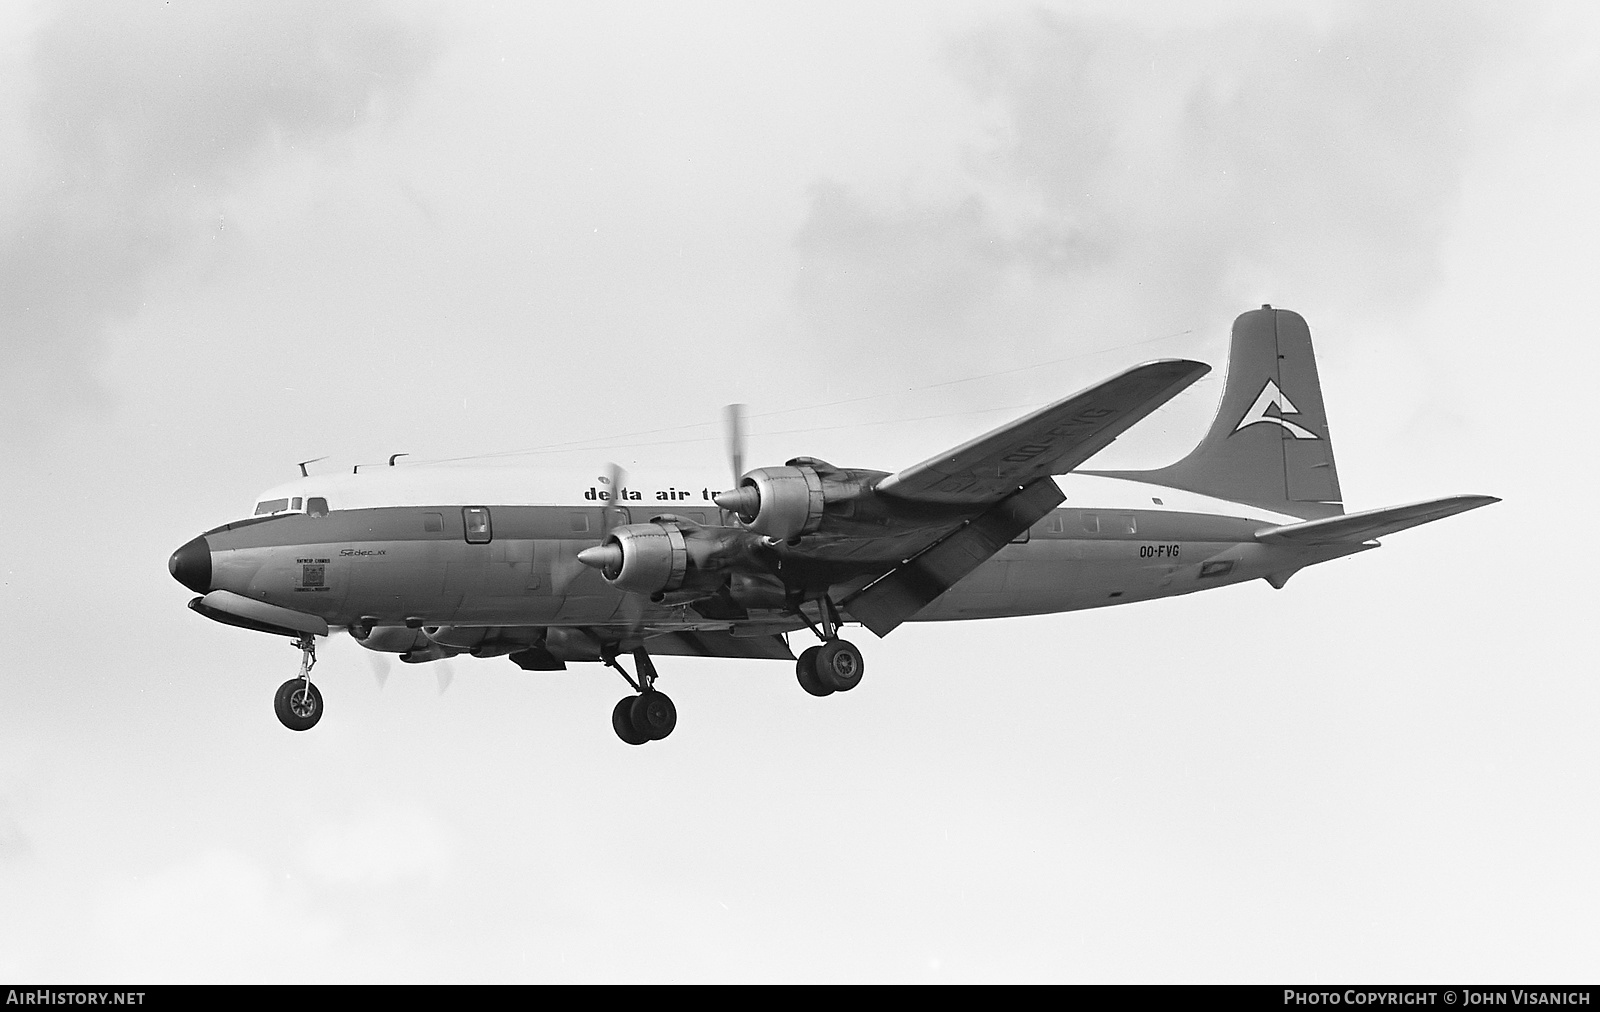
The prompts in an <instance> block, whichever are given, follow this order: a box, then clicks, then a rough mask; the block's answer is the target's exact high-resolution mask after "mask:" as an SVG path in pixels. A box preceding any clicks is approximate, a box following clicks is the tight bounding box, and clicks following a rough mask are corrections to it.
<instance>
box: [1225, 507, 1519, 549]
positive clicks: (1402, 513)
mask: <svg viewBox="0 0 1600 1012" xmlns="http://www.w3.org/2000/svg"><path fill="white" fill-rule="evenodd" d="M1499 501H1500V500H1499V499H1496V498H1495V497H1494V496H1492V495H1453V496H1450V497H1448V498H1445V499H1429V500H1427V501H1426V502H1417V503H1411V504H1409V505H1406V506H1388V507H1385V508H1384V509H1380V510H1367V511H1366V512H1365V513H1347V514H1345V515H1344V516H1338V517H1325V518H1323V519H1321V520H1307V521H1306V522H1305V523H1299V524H1285V525H1284V526H1282V527H1267V528H1264V529H1262V530H1259V531H1257V532H1256V540H1257V541H1261V542H1264V543H1266V544H1269V545H1329V544H1340V543H1350V542H1361V541H1370V540H1371V539H1373V538H1381V537H1383V536H1384V535H1386V534H1393V533H1394V532H1395V531H1403V530H1405V529H1406V528H1407V527H1416V526H1417V525H1419V524H1426V523H1431V522H1432V521H1434V520H1443V519H1444V518H1445V517H1449V516H1454V515H1456V514H1457V513H1465V512H1466V511H1467V510H1475V509H1477V508H1478V507H1479V506H1487V505H1489V504H1490V503H1493V502H1499Z"/></svg>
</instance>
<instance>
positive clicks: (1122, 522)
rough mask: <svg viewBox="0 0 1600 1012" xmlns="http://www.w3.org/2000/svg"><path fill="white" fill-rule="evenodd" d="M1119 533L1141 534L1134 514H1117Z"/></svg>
mask: <svg viewBox="0 0 1600 1012" xmlns="http://www.w3.org/2000/svg"><path fill="white" fill-rule="evenodd" d="M1117 533H1118V534H1138V533H1139V523H1138V521H1136V520H1134V518H1133V514H1131V513H1119V514H1117Z"/></svg>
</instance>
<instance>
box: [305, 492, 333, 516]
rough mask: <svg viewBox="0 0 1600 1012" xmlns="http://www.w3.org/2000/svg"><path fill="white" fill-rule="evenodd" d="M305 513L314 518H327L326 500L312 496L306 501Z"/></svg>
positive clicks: (318, 496)
mask: <svg viewBox="0 0 1600 1012" xmlns="http://www.w3.org/2000/svg"><path fill="white" fill-rule="evenodd" d="M306 512H307V513H309V514H311V515H312V516H314V517H325V516H327V515H328V500H326V499H324V498H322V496H320V495H314V496H312V497H311V498H310V499H307V500H306Z"/></svg>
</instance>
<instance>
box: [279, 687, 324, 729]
mask: <svg viewBox="0 0 1600 1012" xmlns="http://www.w3.org/2000/svg"><path fill="white" fill-rule="evenodd" d="M272 708H273V710H274V711H276V712H277V714H278V719H279V720H280V721H282V722H283V726H284V727H286V728H288V729H289V730H291V731H309V730H311V729H312V728H313V727H316V726H317V721H319V720H321V719H322V693H320V692H318V691H317V687H316V686H315V685H312V684H311V683H310V682H308V681H306V680H305V679H304V678H291V679H289V680H288V681H287V682H284V683H283V684H282V685H280V686H278V694H277V696H276V697H275V698H274V699H273V700H272Z"/></svg>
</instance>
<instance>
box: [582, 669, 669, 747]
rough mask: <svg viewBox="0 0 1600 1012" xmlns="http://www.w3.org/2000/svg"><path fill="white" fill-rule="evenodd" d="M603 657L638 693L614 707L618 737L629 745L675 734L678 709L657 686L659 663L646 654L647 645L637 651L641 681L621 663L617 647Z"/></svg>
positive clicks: (613, 714) (613, 721)
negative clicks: (656, 663)
mask: <svg viewBox="0 0 1600 1012" xmlns="http://www.w3.org/2000/svg"><path fill="white" fill-rule="evenodd" d="M600 659H601V660H603V661H605V663H606V666H607V667H612V668H616V669H617V673H618V674H620V675H621V676H622V677H623V678H624V679H626V680H627V682H628V684H629V685H631V686H633V689H634V691H635V692H637V693H638V695H636V696H623V697H622V698H621V699H619V700H618V701H617V705H616V706H614V707H612V708H611V729H612V730H613V731H615V732H617V737H618V738H621V739H622V740H623V741H625V742H627V743H628V744H629V745H643V744H645V743H646V742H651V741H660V740H661V739H663V738H665V737H666V736H667V735H669V734H671V733H672V729H673V728H675V727H677V726H678V708H677V707H676V706H674V705H673V704H672V699H671V697H670V696H668V695H667V694H666V693H665V692H661V691H658V690H657V689H656V687H655V684H656V677H657V675H656V666H655V664H653V663H652V662H651V660H650V655H649V654H647V653H645V650H644V647H639V648H638V649H636V650H634V652H633V663H634V667H635V668H636V669H637V670H638V672H639V677H638V679H637V680H636V679H634V678H633V677H632V676H631V675H629V674H628V673H627V672H626V671H624V670H623V668H622V665H620V664H618V663H617V653H616V648H614V647H612V648H609V649H607V650H605V651H603V652H602V653H601V656H600Z"/></svg>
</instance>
